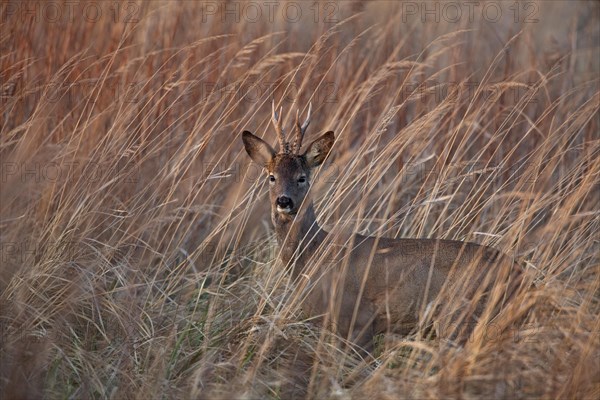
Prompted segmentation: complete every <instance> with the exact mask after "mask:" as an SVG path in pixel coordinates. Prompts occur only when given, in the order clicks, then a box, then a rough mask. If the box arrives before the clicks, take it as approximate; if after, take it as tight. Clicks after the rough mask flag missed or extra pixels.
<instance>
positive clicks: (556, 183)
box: [0, 1, 600, 399]
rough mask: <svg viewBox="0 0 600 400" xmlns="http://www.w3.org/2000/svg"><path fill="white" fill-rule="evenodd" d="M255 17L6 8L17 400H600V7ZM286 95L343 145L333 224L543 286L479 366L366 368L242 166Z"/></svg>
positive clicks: (427, 363) (4, 118)
mask: <svg viewBox="0 0 600 400" xmlns="http://www.w3.org/2000/svg"><path fill="white" fill-rule="evenodd" d="M248 4H249V3H242V2H234V1H230V2H193V1H186V2H174V1H151V2H143V3H141V2H123V3H117V2H89V3H88V2H84V1H81V2H75V3H73V2H67V1H50V2H3V3H2V4H1V5H0V10H1V15H2V19H1V22H0V24H1V25H0V26H1V28H0V29H1V35H0V48H1V49H2V50H1V55H0V83H1V84H2V88H1V89H2V93H1V96H2V97H1V103H0V107H1V113H0V118H1V119H0V130H1V134H0V157H1V158H0V161H1V162H0V164H1V167H2V170H1V172H2V173H1V179H2V181H1V188H2V189H1V194H0V200H1V204H0V229H1V231H0V246H1V252H0V255H1V264H0V338H1V342H0V346H1V353H0V355H1V363H0V375H1V376H0V379H1V381H0V388H1V390H2V394H3V398H39V397H45V398H143V399H146V398H178V397H183V398H206V399H213V398H285V399H287V398H293V397H300V398H302V397H308V398H344V399H345V398H356V399H363V398H367V397H368V398H378V399H396V398H440V397H461V398H511V399H512V398H598V397H600V383H599V381H600V377H599V374H600V364H599V360H600V343H599V341H600V338H599V332H600V326H599V324H600V322H599V319H598V312H599V311H600V303H599V299H600V298H599V285H600V274H599V266H600V260H599V257H598V254H600V251H599V250H600V245H599V238H598V231H599V228H600V227H599V214H598V210H599V205H600V199H599V196H600V194H599V193H600V190H599V189H600V187H599V185H598V182H599V174H600V162H599V161H598V159H599V156H600V141H599V105H600V92H599V89H600V88H599V82H598V72H599V69H600V66H599V62H600V61H599V60H600V52H599V43H600V42H599V41H600V31H599V27H600V24H599V22H600V7H599V5H598V3H596V2H579V3H573V2H567V1H564V2H560V1H553V2H519V3H510V2H502V3H500V2H479V3H477V4H478V5H476V6H474V7H475V8H474V9H473V10H472V11H473V12H472V13H470V12H469V8H467V6H466V5H464V4H463V5H462V6H461V8H456V7H455V9H452V8H449V7H448V6H447V3H435V2H429V3H421V2H412V3H401V2H381V3H379V2H369V3H368V4H363V3H359V2H339V3H338V2H330V3H318V4H317V3H314V4H313V3H308V2H302V3H300V2H295V3H294V2H279V3H277V4H276V5H274V6H270V5H268V4H266V3H262V2H256V3H252V4H254V6H252V7H254V9H253V8H251V7H250V6H248ZM455 4H462V3H455ZM270 7H274V8H270ZM511 7H512V8H511ZM298 10H299V13H298ZM428 10H433V11H431V12H429V13H428V12H427V11H428ZM497 10H500V13H501V14H498V13H497V12H496V13H494V12H495V11H497ZM459 11H460V13H459ZM272 98H275V99H276V100H277V102H278V103H280V104H281V105H282V106H283V107H284V117H285V121H286V122H287V124H290V123H291V121H292V118H291V116H292V115H293V113H294V112H295V109H296V108H297V107H300V109H301V111H302V110H305V107H306V106H307V104H308V102H312V103H313V119H312V123H311V126H310V128H309V133H308V138H307V141H309V140H311V139H312V138H314V137H316V135H317V134H320V133H322V132H324V131H326V130H329V129H332V130H334V131H335V132H336V137H337V140H336V143H335V146H334V149H333V152H332V154H331V156H330V157H329V162H328V163H327V165H326V166H324V167H323V168H322V170H321V173H320V175H319V177H318V179H317V182H316V183H315V185H314V187H313V189H312V192H313V196H314V197H315V200H316V208H317V211H318V218H319V220H320V221H321V223H322V224H323V225H325V226H326V227H327V226H332V225H338V226H343V227H346V228H347V229H349V230H352V231H357V232H362V233H369V234H375V233H378V234H382V235H384V236H388V237H442V238H453V239H460V240H470V241H476V242H480V243H485V244H490V245H493V246H496V247H497V248H500V249H502V250H503V251H504V252H506V253H507V254H509V255H511V256H513V257H516V258H518V259H520V260H523V262H524V263H525V265H526V266H527V271H528V273H529V275H530V276H531V280H532V281H533V283H534V288H532V289H531V290H530V291H527V292H525V293H522V294H520V295H519V296H518V297H517V298H515V299H513V300H512V301H511V302H510V304H509V309H508V311H507V312H506V313H504V314H503V315H502V316H501V317H498V318H496V319H494V320H489V321H484V322H487V323H488V324H487V325H485V326H488V327H489V326H491V323H492V322H493V323H494V325H493V326H494V330H493V331H492V330H487V331H481V332H478V334H477V335H475V336H474V337H473V339H472V340H470V341H469V342H468V343H466V344H465V345H464V346H459V345H457V344H455V343H453V342H452V341H451V340H444V338H442V339H431V338H429V337H428V336H427V335H426V333H425V332H422V331H417V332H415V333H414V334H413V335H410V336H408V337H403V338H386V339H385V340H384V339H383V338H382V340H381V341H380V344H379V345H378V347H377V351H376V354H375V355H376V356H377V361H376V362H367V361H363V360H361V359H360V357H359V356H358V355H356V354H352V353H348V352H344V351H343V346H341V345H340V344H339V343H338V341H336V340H334V338H332V337H331V335H330V334H328V333H327V332H326V331H324V330H319V329H318V328H317V327H315V326H312V325H311V324H310V323H309V322H308V321H304V320H302V319H301V317H300V315H299V313H298V310H297V306H296V304H295V302H294V301H293V300H291V299H290V296H289V295H290V294H291V293H293V292H292V290H293V286H292V285H291V283H290V282H289V278H288V275H287V274H286V273H285V271H284V270H283V268H281V267H280V266H279V265H278V264H277V263H276V262H275V259H276V256H277V247H276V245H275V242H274V237H273V229H272V227H271V224H270V220H269V213H268V210H269V204H267V196H266V185H265V182H264V181H265V180H264V179H263V178H262V176H263V175H262V174H261V172H260V171H258V170H257V169H256V167H254V166H252V165H250V164H249V159H248V157H247V156H246V154H245V153H244V151H243V149H242V143H241V140H240V132H241V131H242V130H244V129H248V130H251V131H253V132H255V133H257V134H258V135H260V136H264V137H265V138H266V140H268V141H270V142H271V143H275V134H274V132H273V130H272V129H271V128H270V126H269V118H270V101H271V99H272ZM445 303H447V304H450V305H452V304H454V303H453V302H452V299H451V298H448V299H447V300H445ZM489 318H491V317H489Z"/></svg>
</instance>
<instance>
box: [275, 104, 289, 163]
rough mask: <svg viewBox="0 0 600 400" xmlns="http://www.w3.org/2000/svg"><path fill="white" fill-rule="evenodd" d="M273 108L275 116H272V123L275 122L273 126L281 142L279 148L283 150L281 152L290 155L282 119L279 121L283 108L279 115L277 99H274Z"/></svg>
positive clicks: (280, 109)
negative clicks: (276, 107) (276, 104)
mask: <svg viewBox="0 0 600 400" xmlns="http://www.w3.org/2000/svg"><path fill="white" fill-rule="evenodd" d="M271 108H272V110H273V114H272V115H271V122H273V126H274V127H275V132H276V133H277V140H278V141H279V147H280V148H281V150H282V151H283V152H284V153H289V152H290V146H289V144H288V142H286V141H285V134H284V131H283V126H282V124H281V119H279V117H280V115H281V114H282V111H283V107H281V108H279V115H278V114H277V111H276V110H275V99H273V102H272V103H271Z"/></svg>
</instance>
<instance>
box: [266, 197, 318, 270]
mask: <svg viewBox="0 0 600 400" xmlns="http://www.w3.org/2000/svg"><path fill="white" fill-rule="evenodd" d="M271 218H272V220H273V224H274V225H275V233H276V235H277V243H278V244H279V246H280V249H281V250H280V259H281V261H282V262H283V263H284V265H289V264H293V266H292V277H293V278H296V277H297V276H298V275H300V274H301V273H303V271H304V269H305V268H306V260H308V258H309V257H310V256H311V255H312V254H313V253H314V252H315V251H316V249H317V248H318V247H319V246H320V244H321V243H322V242H323V240H324V239H325V236H326V235H327V232H325V231H324V230H323V229H321V227H320V226H319V224H318V222H317V217H316V214H315V209H314V206H313V202H312V200H311V201H309V202H308V204H307V205H306V207H301V209H300V210H299V211H298V213H297V214H296V215H295V216H294V215H285V214H280V213H278V212H277V211H276V210H273V211H272V215H271Z"/></svg>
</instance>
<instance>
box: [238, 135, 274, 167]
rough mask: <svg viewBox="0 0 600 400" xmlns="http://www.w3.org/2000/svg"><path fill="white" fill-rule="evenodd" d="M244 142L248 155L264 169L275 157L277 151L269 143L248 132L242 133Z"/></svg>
mask: <svg viewBox="0 0 600 400" xmlns="http://www.w3.org/2000/svg"><path fill="white" fill-rule="evenodd" d="M242 141H243V142H244V147H245V148H246V153H248V155H249V156H250V158H251V159H252V161H254V162H255V163H257V164H259V165H260V166H262V167H264V168H266V167H267V165H268V164H269V163H270V162H271V160H272V159H273V157H275V154H276V153H275V150H273V148H272V147H271V146H269V144H268V143H267V142H265V141H264V140H262V139H261V138H259V137H257V136H254V135H253V134H251V133H250V132H248V131H244V132H243V133H242Z"/></svg>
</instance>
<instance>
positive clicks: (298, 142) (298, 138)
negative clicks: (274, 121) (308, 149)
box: [293, 103, 312, 153]
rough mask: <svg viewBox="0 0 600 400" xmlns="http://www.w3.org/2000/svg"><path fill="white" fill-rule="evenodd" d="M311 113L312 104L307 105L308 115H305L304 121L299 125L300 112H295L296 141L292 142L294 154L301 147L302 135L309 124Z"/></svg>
mask: <svg viewBox="0 0 600 400" xmlns="http://www.w3.org/2000/svg"><path fill="white" fill-rule="evenodd" d="M311 111H312V103H308V113H307V115H306V119H305V120H304V122H303V123H302V125H300V121H299V117H300V115H299V114H300V110H296V139H295V140H294V149H293V150H294V152H295V153H299V152H300V147H302V139H303V138H304V133H306V128H308V125H309V124H310V112H311Z"/></svg>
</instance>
